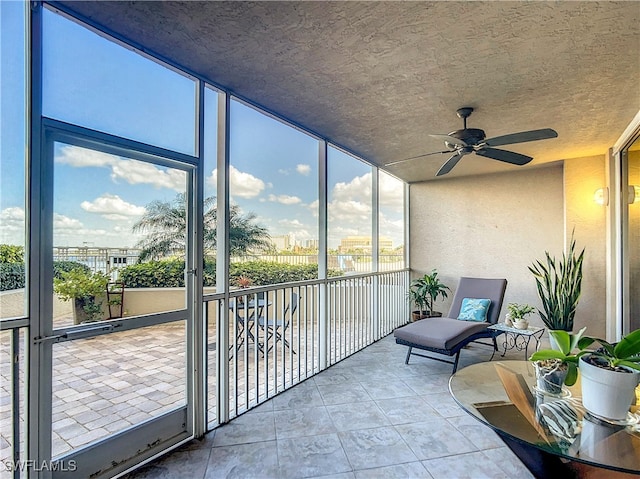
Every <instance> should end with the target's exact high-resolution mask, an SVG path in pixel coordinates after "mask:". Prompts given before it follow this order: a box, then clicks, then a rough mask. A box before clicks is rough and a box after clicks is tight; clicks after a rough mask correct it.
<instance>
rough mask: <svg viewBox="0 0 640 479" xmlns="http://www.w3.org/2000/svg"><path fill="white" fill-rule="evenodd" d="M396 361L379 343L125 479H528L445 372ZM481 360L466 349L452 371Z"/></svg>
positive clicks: (395, 349)
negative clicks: (463, 403)
mask: <svg viewBox="0 0 640 479" xmlns="http://www.w3.org/2000/svg"><path fill="white" fill-rule="evenodd" d="M405 354H406V348H405V347H402V346H399V345H397V344H395V342H394V339H393V335H390V336H387V337H386V338H384V339H382V340H380V341H378V342H377V343H375V344H373V345H371V346H369V347H367V348H365V349H364V350H363V351H360V352H358V353H356V354H354V355H352V356H351V357H349V358H347V359H345V360H344V361H342V362H340V363H338V364H336V365H334V366H333V367H331V368H329V369H327V370H326V371H323V372H322V373H320V374H318V375H316V376H314V377H313V378H311V379H309V380H307V381H305V382H303V383H301V384H299V385H298V386H295V387H294V388H292V389H290V390H288V391H286V392H284V393H282V394H280V395H278V396H276V397H275V398H273V399H271V400H269V401H268V402H266V403H264V404H262V405H261V406H259V407H257V408H255V409H253V410H250V411H249V412H247V413H246V414H244V415H242V416H239V417H238V418H236V419H234V420H233V421H231V422H229V423H228V424H225V425H223V426H221V427H219V428H217V429H216V430H214V431H212V432H210V433H209V434H207V435H206V436H205V438H204V439H202V440H194V441H192V442H190V443H188V444H186V445H183V446H182V447H180V448H179V449H177V450H175V451H173V452H171V453H169V454H168V455H166V456H164V457H162V458H160V459H157V460H156V461H154V462H152V463H150V464H147V465H145V466H143V467H142V468H140V469H138V470H137V471H134V472H132V473H129V474H128V475H126V476H125V477H126V479H142V478H176V479H177V478H180V479H183V478H190V479H191V478H193V479H196V478H212V479H213V478H215V479H218V478H243V479H245V478H260V479H263V478H264V479H267V478H296V479H297V478H315V477H318V478H319V477H323V478H344V479H364V478H367V479H368V478H378V477H379V478H385V479H387V478H434V479H439V478H443V479H444V478H446V479H454V478H459V479H463V478H492V479H497V478H512V477H517V478H523V479H527V478H532V477H533V476H532V475H531V474H530V473H529V472H528V471H527V470H526V469H525V467H524V466H523V465H522V464H521V463H520V462H519V460H518V459H517V458H516V457H515V456H514V455H513V453H511V451H510V450H509V449H508V448H507V447H505V446H504V444H503V443H502V442H501V441H500V439H499V438H498V437H497V436H496V434H495V433H494V432H493V431H492V430H490V429H489V428H487V427H486V426H484V425H482V424H481V423H480V422H478V421H477V420H475V419H474V418H472V417H471V416H469V415H468V414H467V413H465V412H464V411H463V410H462V409H461V408H460V407H459V406H458V405H457V404H456V403H455V401H454V400H453V399H452V398H451V396H450V394H449V392H448V380H449V376H450V371H451V366H450V365H448V364H443V363H439V362H437V361H429V360H426V359H422V358H416V357H412V359H411V362H410V364H409V365H405V364H404V358H405ZM490 356H491V353H490V349H489V348H487V347H483V346H476V345H474V346H472V347H470V348H467V349H465V350H464V351H463V352H462V355H461V359H460V367H461V368H462V367H464V366H465V365H468V364H471V363H474V362H478V361H486V360H488V359H489V357H490ZM523 357H524V353H523V352H517V351H515V352H508V353H507V358H511V359H522V358H523Z"/></svg>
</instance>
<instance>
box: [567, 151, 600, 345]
mask: <svg viewBox="0 0 640 479" xmlns="http://www.w3.org/2000/svg"><path fill="white" fill-rule="evenodd" d="M564 178H565V182H564V194H565V206H566V241H567V245H568V243H569V241H570V240H571V232H572V231H573V230H574V228H575V238H576V245H577V246H578V248H579V249H581V248H583V247H584V248H585V254H584V265H583V279H582V296H581V297H580V302H579V303H578V310H577V311H576V321H575V326H576V328H581V327H582V326H586V327H587V331H588V334H589V335H590V336H598V337H605V336H606V328H605V325H606V285H607V284H606V277H607V271H606V253H607V243H606V213H607V210H606V207H605V206H602V205H599V204H597V203H596V202H595V201H594V199H593V196H594V192H595V191H596V190H597V189H598V188H602V187H604V186H605V185H606V183H605V156H592V157H587V158H577V159H572V160H565V162H564ZM576 328H574V329H576Z"/></svg>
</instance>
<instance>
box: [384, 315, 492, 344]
mask: <svg viewBox="0 0 640 479" xmlns="http://www.w3.org/2000/svg"><path fill="white" fill-rule="evenodd" d="M488 326H489V323H485V322H477V321H461V320H458V319H452V318H427V319H421V320H420V321H416V322H415V323H411V324H407V325H406V326H403V327H402V328H398V329H396V330H395V331H394V333H393V334H394V336H395V337H396V338H398V339H402V340H404V341H407V342H409V343H412V344H417V345H420V346H425V347H427V348H436V349H451V348H453V347H454V346H455V345H456V344H458V343H459V342H461V341H464V340H465V339H467V338H468V337H469V336H471V335H473V334H476V333H478V332H480V331H483V330H485V329H487V327H488Z"/></svg>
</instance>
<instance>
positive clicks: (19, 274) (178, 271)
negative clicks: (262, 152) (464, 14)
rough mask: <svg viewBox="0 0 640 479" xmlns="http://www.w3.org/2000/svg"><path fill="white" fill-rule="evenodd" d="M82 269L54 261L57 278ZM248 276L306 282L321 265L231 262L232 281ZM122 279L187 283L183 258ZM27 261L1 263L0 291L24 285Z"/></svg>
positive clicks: (208, 273)
mask: <svg viewBox="0 0 640 479" xmlns="http://www.w3.org/2000/svg"><path fill="white" fill-rule="evenodd" d="M77 268H81V269H83V270H85V271H86V272H87V273H88V272H89V271H90V268H89V267H88V266H86V265H84V264H82V263H77V262H75V261H55V262H54V263H53V271H54V277H56V278H59V277H60V274H61V273H62V272H63V271H71V270H73V269H77ZM341 274H342V273H341V272H340V271H339V270H331V271H329V276H340V275H341ZM240 276H246V277H247V278H249V279H250V280H251V285H252V286H264V285H269V284H280V283H290V282H294V281H305V280H309V279H316V278H317V277H318V265H316V264H308V265H291V264H283V263H274V262H268V261H249V262H247V263H232V264H231V265H229V280H230V282H231V284H235V283H236V281H237V279H238V277H240ZM120 279H121V281H123V282H124V284H125V286H126V287H127V288H163V287H164V288H168V287H181V286H184V261H183V260H179V259H174V260H161V261H149V262H147V263H139V264H133V265H129V266H126V267H124V268H122V269H121V270H120ZM215 284H216V265H215V262H211V261H207V262H205V268H204V285H205V286H215ZM24 285H25V279H24V264H23V263H0V286H1V288H0V291H8V290H12V289H21V288H24Z"/></svg>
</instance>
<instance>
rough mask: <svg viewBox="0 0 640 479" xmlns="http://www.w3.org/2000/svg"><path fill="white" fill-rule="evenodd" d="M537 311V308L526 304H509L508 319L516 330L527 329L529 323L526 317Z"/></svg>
mask: <svg viewBox="0 0 640 479" xmlns="http://www.w3.org/2000/svg"><path fill="white" fill-rule="evenodd" d="M535 310H536V308H534V307H533V306H531V305H529V304H526V303H525V304H519V303H509V304H508V305H507V318H508V319H509V320H510V321H511V323H512V324H513V325H514V326H515V327H516V328H519V329H527V327H528V326H529V322H528V321H527V320H526V317H527V315H529V314H531V313H533V312H534V311H535Z"/></svg>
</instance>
